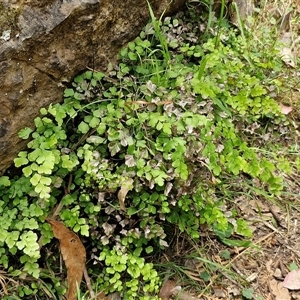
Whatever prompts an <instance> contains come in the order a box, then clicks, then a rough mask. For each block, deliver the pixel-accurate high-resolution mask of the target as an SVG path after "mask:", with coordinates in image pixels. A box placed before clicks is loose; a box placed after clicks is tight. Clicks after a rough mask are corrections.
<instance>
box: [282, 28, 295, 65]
mask: <svg viewBox="0 0 300 300" xmlns="http://www.w3.org/2000/svg"><path fill="white" fill-rule="evenodd" d="M280 42H281V44H282V45H281V48H280V49H279V51H280V55H281V59H282V60H283V62H284V63H285V64H286V65H289V66H291V67H293V68H295V66H296V63H295V61H296V57H295V55H294V54H293V51H292V49H291V45H292V33H290V32H284V33H283V34H282V35H281V37H280Z"/></svg>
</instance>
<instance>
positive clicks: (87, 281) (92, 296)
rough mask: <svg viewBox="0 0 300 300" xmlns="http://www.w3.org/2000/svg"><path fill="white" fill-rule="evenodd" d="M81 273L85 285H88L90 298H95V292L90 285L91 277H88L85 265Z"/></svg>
mask: <svg viewBox="0 0 300 300" xmlns="http://www.w3.org/2000/svg"><path fill="white" fill-rule="evenodd" d="M83 274H84V279H85V282H86V286H87V287H88V290H89V292H90V296H91V298H92V299H96V298H95V293H94V291H93V288H92V285H91V279H90V277H89V274H88V272H87V269H86V267H84V271H83Z"/></svg>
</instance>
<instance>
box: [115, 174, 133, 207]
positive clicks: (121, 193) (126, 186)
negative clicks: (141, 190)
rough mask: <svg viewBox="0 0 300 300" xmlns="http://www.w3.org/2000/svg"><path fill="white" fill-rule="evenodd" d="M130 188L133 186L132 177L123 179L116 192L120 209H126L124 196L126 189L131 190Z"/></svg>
mask: <svg viewBox="0 0 300 300" xmlns="http://www.w3.org/2000/svg"><path fill="white" fill-rule="evenodd" d="M132 188H133V179H132V178H128V179H127V180H125V181H123V183H122V186H121V188H120V190H119V192H118V199H119V204H120V208H121V209H122V210H126V207H125V198H126V195H127V193H128V191H130V190H132Z"/></svg>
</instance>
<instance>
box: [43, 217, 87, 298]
mask: <svg viewBox="0 0 300 300" xmlns="http://www.w3.org/2000/svg"><path fill="white" fill-rule="evenodd" d="M46 221H47V222H48V223H49V224H50V225H51V227H52V230H53V234H54V236H55V237H56V238H57V239H58V240H59V244H60V251H61V254H62V257H63V260H64V262H65V265H66V268H67V282H68V295H67V300H76V299H77V298H76V294H77V293H76V291H77V285H78V286H80V283H81V280H82V275H83V271H84V268H85V261H86V251H85V248H84V246H83V244H82V242H81V241H80V239H79V237H78V236H77V234H75V233H74V232H73V231H71V230H70V229H68V228H67V227H66V226H65V225H64V224H63V223H62V222H59V221H56V220H53V219H47V220H46Z"/></svg>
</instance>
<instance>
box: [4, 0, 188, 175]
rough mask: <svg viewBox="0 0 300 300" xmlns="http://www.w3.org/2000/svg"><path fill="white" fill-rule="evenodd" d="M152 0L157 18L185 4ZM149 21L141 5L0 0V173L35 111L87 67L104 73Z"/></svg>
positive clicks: (118, 0)
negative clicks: (21, 131)
mask: <svg viewBox="0 0 300 300" xmlns="http://www.w3.org/2000/svg"><path fill="white" fill-rule="evenodd" d="M169 2H170V0H152V1H150V3H151V6H152V8H153V10H154V11H155V13H156V14H157V15H160V14H161V13H162V12H163V11H164V10H165V9H166V11H167V12H168V13H174V12H175V11H177V10H179V9H180V8H181V7H182V6H183V5H184V2H185V0H173V2H172V3H171V4H170V5H169ZM148 20H149V11H148V6H147V2H146V0H143V1H141V0H101V1H100V0H0V82H1V83H0V86H1V88H0V160H1V165H0V174H2V173H3V172H4V171H5V170H6V169H7V168H8V167H9V166H10V165H11V163H12V161H13V159H14V158H15V157H16V156H17V153H18V152H19V151H20V150H21V149H23V148H24V147H25V146H26V143H27V142H26V141H23V140H20V139H19V138H18V132H19V130H20V129H22V128H24V127H26V126H28V127H33V119H34V118H35V117H36V116H37V115H38V114H39V110H40V108H41V107H47V106H48V105H49V104H50V103H55V102H59V101H61V100H62V91H63V90H64V88H65V86H66V85H67V83H68V82H70V81H71V80H72V78H73V77H74V76H75V75H76V74H78V73H80V72H82V71H84V70H85V69H86V68H87V67H90V68H94V69H97V70H105V68H106V66H107V64H108V62H110V61H114V58H115V56H116V54H117V53H118V51H119V50H120V48H121V47H122V46H123V45H125V44H126V43H127V42H128V41H130V40H132V39H133V38H135V37H136V36H137V34H138V33H139V32H140V31H141V29H142V27H143V26H144V25H145V24H146V22H147V21H148Z"/></svg>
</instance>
